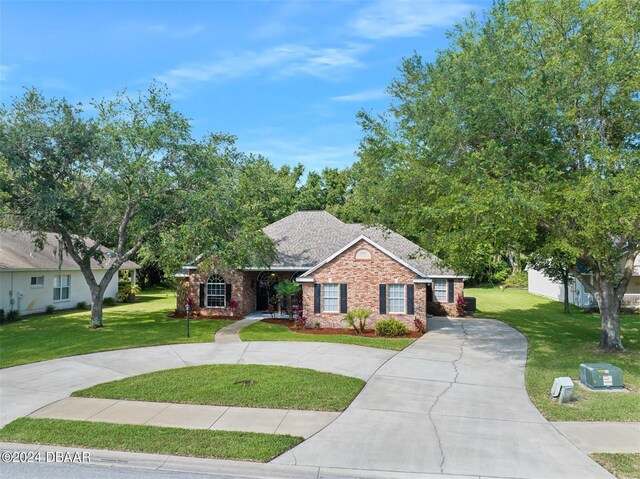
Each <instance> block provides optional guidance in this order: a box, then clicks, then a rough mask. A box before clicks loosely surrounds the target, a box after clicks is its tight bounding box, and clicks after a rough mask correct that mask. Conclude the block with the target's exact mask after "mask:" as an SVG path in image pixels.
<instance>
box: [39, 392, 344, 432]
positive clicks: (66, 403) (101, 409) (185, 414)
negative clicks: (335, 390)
mask: <svg viewBox="0 0 640 479" xmlns="http://www.w3.org/2000/svg"><path fill="white" fill-rule="evenodd" d="M339 415H340V413H339V412H327V411H296V410H292V409H264V408H251V407H229V406H205V405H198V404H175V403H162V402H147V401H122V400H117V399H97V398H76V397H72V398H66V399H63V400H61V401H57V402H54V403H53V404H49V405H48V406H45V407H43V408H42V409H39V410H37V411H36V412H34V413H32V414H31V415H29V417H32V418H48V419H71V420H76V421H95V422H110V423H116V424H146V425H148V426H164V427H180V428H185V429H211V430H217V431H247V432H266V433H271V434H291V435H292V436H301V437H303V438H305V439H306V438H308V437H309V436H312V435H313V434H315V433H316V432H318V431H319V430H320V429H322V428H324V427H325V426H327V424H329V423H330V422H331V421H333V420H334V419H335V418H336V417H338V416H339Z"/></svg>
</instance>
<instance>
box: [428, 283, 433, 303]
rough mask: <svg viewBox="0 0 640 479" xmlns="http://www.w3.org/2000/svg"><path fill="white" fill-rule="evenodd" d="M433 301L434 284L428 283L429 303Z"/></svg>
mask: <svg viewBox="0 0 640 479" xmlns="http://www.w3.org/2000/svg"><path fill="white" fill-rule="evenodd" d="M432 302H433V284H427V303H432Z"/></svg>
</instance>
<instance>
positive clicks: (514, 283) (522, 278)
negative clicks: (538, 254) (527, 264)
mask: <svg viewBox="0 0 640 479" xmlns="http://www.w3.org/2000/svg"><path fill="white" fill-rule="evenodd" d="M528 284H529V276H528V274H527V272H526V271H520V272H519V273H516V274H512V275H511V276H509V277H508V278H507V279H505V280H504V282H503V283H502V285H503V286H504V287H505V288H526V287H527V286H528Z"/></svg>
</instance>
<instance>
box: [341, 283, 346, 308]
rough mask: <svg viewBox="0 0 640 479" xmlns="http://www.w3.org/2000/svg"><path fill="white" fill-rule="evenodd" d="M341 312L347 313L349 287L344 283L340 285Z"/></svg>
mask: <svg viewBox="0 0 640 479" xmlns="http://www.w3.org/2000/svg"><path fill="white" fill-rule="evenodd" d="M340 312H341V313H346V312H347V285H346V284H344V283H343V284H341V285H340Z"/></svg>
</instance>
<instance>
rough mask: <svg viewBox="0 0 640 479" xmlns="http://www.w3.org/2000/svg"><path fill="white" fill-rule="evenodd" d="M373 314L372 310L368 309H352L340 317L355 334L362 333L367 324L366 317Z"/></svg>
mask: <svg viewBox="0 0 640 479" xmlns="http://www.w3.org/2000/svg"><path fill="white" fill-rule="evenodd" d="M372 314H373V311H371V310H369V309H362V308H358V309H354V310H352V311H349V312H348V313H347V315H346V316H345V317H344V318H342V321H344V322H345V323H347V325H348V326H349V327H351V328H353V329H354V330H355V331H356V334H360V333H364V329H365V327H366V325H367V319H369V316H371V315H372Z"/></svg>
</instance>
